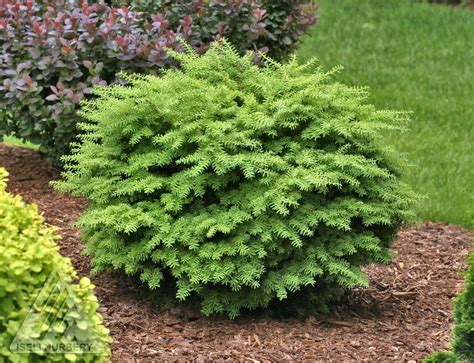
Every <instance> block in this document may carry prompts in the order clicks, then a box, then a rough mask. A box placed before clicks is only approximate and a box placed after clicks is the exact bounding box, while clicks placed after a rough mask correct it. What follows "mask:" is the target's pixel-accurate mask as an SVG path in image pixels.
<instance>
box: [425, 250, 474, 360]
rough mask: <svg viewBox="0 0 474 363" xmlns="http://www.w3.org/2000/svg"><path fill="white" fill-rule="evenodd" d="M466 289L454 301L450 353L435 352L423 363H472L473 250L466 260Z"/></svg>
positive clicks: (473, 345) (473, 320) (473, 337)
mask: <svg viewBox="0 0 474 363" xmlns="http://www.w3.org/2000/svg"><path fill="white" fill-rule="evenodd" d="M468 264H469V266H468V270H467V272H466V289H465V290H464V291H463V292H462V293H461V294H460V295H459V296H458V297H457V298H456V300H455V301H454V322H455V326H454V328H453V333H452V342H451V346H452V352H437V353H434V354H432V355H430V356H428V357H426V358H425V360H424V362H425V363H451V362H452V363H457V362H460V363H463V362H474V250H473V251H472V252H471V254H470V255H469V258H468Z"/></svg>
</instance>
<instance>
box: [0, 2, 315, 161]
mask: <svg viewBox="0 0 474 363" xmlns="http://www.w3.org/2000/svg"><path fill="white" fill-rule="evenodd" d="M109 3H110V5H109V4H107V3H105V2H103V1H100V2H93V3H91V4H89V3H88V2H87V1H85V0H68V1H60V0H43V1H40V0H36V1H34V0H18V1H16V0H0V49H1V55H0V138H1V137H2V135H5V134H15V135H17V136H19V137H22V138H24V139H27V140H30V141H32V142H34V143H38V144H40V145H41V149H42V150H43V151H44V152H46V153H47V154H48V155H49V156H50V157H51V158H52V159H53V160H55V161H57V160H58V157H59V156H60V155H62V154H64V153H65V152H67V150H68V148H69V143H70V142H71V140H73V139H74V136H75V134H76V123H77V122H78V120H79V118H78V116H77V115H76V109H77V105H78V103H79V101H80V100H81V99H82V98H84V97H86V96H87V95H88V94H89V93H90V88H91V86H93V85H97V84H107V83H110V82H114V81H116V80H117V78H116V74H117V73H118V72H119V71H125V72H140V73H157V72H158V71H159V70H160V68H169V67H173V66H174V63H173V61H172V60H170V58H169V57H168V54H167V52H166V48H172V49H177V50H180V48H181V45H180V43H179V42H178V41H177V38H178V37H181V38H183V39H185V40H186V41H187V42H188V43H189V44H190V45H191V46H192V47H194V48H195V49H197V50H198V52H204V51H205V50H206V49H207V48H208V46H209V44H210V43H211V42H212V41H214V40H216V39H218V38H219V37H222V36H224V37H226V38H227V39H228V40H229V41H230V42H231V43H233V44H234V45H235V46H236V47H237V49H238V50H239V51H241V52H245V51H247V50H261V51H266V52H268V53H269V54H270V55H271V56H272V57H274V58H277V59H283V58H284V57H285V56H286V55H287V54H288V53H289V52H291V51H292V50H293V49H294V48H295V46H296V44H297V42H298V39H299V38H300V37H301V35H303V34H304V33H305V32H306V30H307V28H308V27H309V26H310V25H312V24H314V23H315V22H316V17H315V15H314V12H315V10H316V4H315V3H314V2H309V3H308V2H307V1H303V0H293V1H285V2H283V3H284V4H274V3H275V2H272V1H265V0H231V1H222V0H212V1H197V0H182V1H170V0H164V1H161V2H157V1H156V2H150V1H146V0H145V1H141V2H140V1H132V2H130V4H131V5H130V6H120V5H121V4H119V3H122V2H121V1H109ZM272 3H273V4H272ZM156 4H159V6H158V5H156ZM150 9H152V10H153V13H150V12H149V11H147V12H145V11H143V12H141V11H140V10H150ZM1 110H3V114H4V116H3V118H2V112H1ZM5 110H7V111H8V113H9V114H10V115H8V117H7V116H6V113H5Z"/></svg>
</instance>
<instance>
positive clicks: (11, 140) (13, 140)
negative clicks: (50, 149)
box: [3, 136, 38, 150]
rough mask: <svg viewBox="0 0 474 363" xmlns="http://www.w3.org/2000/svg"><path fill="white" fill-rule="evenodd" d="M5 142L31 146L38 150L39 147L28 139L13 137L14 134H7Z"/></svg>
mask: <svg viewBox="0 0 474 363" xmlns="http://www.w3.org/2000/svg"><path fill="white" fill-rule="evenodd" d="M3 142H4V143H5V144H7V145H14V146H21V147H28V148H31V149H35V150H37V149H38V146H37V145H35V144H32V143H31V142H28V141H23V140H20V139H18V138H16V137H13V136H5V137H4V138H3Z"/></svg>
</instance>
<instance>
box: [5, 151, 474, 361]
mask: <svg viewBox="0 0 474 363" xmlns="http://www.w3.org/2000/svg"><path fill="white" fill-rule="evenodd" d="M0 166H3V167H6V168H7V170H8V171H9V172H10V182H9V191H10V192H12V193H15V194H21V195H22V196H23V197H24V199H25V200H26V201H27V202H34V203H36V204H37V205H38V207H39V210H40V211H41V213H42V214H43V215H44V217H45V218H46V221H47V223H49V224H51V225H55V226H57V227H58V228H59V233H60V234H61V236H62V239H61V240H60V241H59V243H60V246H61V252H62V253H63V254H64V255H65V256H68V257H70V258H71V260H72V262H73V264H74V266H75V268H76V269H77V270H78V272H79V274H80V275H90V272H89V269H90V266H89V259H88V257H86V256H83V255H81V254H80V253H81V250H82V249H83V245H82V244H81V242H80V239H79V231H78V230H77V229H76V228H74V227H72V226H71V224H72V223H73V222H74V221H75V220H76V219H77V217H78V216H79V215H80V213H81V212H82V211H83V210H84V209H85V208H86V202H85V201H84V200H82V199H78V198H74V197H71V196H68V195H61V194H60V193H57V192H56V191H54V190H53V189H52V188H51V186H50V185H49V181H51V180H54V179H57V178H58V177H59V176H58V175H59V173H58V171H57V170H56V169H55V168H53V167H51V166H50V165H49V164H48V163H47V162H46V161H45V159H44V158H43V157H42V156H40V155H39V154H38V153H37V152H35V151H33V150H28V149H22V148H18V147H11V146H5V145H2V144H0ZM472 242H473V239H472V235H471V233H470V232H469V231H466V230H463V229H462V228H460V227H458V226H454V225H445V224H434V223H429V222H427V223H423V224H421V225H419V226H417V227H414V228H411V229H406V230H403V231H401V232H400V233H399V238H398V241H397V242H396V243H395V244H394V246H393V250H394V252H395V253H396V257H395V258H394V260H393V262H392V263H391V264H390V265H387V266H368V267H367V268H366V271H367V273H368V274H369V276H370V279H371V285H370V287H369V288H368V289H360V290H354V291H351V292H350V293H348V295H347V297H346V298H345V299H344V301H343V302H342V303H340V304H339V305H337V306H335V307H334V309H333V311H332V312H331V313H330V314H329V315H326V316H312V317H308V318H306V319H304V320H301V319H294V318H293V319H288V318H286V319H283V318H280V319H277V318H265V317H259V316H255V314H254V315H248V316H245V317H241V318H238V319H236V320H235V321H231V320H228V319H226V318H225V317H214V318H206V317H202V316H201V315H200V314H199V313H198V312H197V311H195V310H192V309H189V308H186V307H183V306H175V307H164V306H163V305H161V306H160V305H159V304H157V303H154V304H153V303H152V302H151V301H150V299H149V298H148V293H147V290H146V288H144V287H139V286H138V285H137V284H136V282H133V281H131V279H130V278H128V277H126V276H124V275H122V274H119V273H116V274H107V273H103V274H99V275H95V276H94V275H93V276H92V281H93V282H94V283H95V285H96V286H97V287H96V294H97V296H98V298H99V300H100V303H101V308H100V311H101V313H102V315H103V317H104V321H105V324H106V326H107V327H108V328H109V329H110V331H111V334H112V337H113V339H114V343H113V345H112V351H113V356H112V359H113V361H115V362H126V361H141V362H150V361H163V360H167V361H173V360H181V361H182V360H185V361H188V360H193V359H197V360H200V361H204V360H206V361H209V360H232V361H234V360H239V361H252V362H257V361H259V362H265V361H281V360H296V361H300V360H303V359H306V360H311V361H315V360H316V361H317V360H319V361H322V360H323V361H335V362H345V361H368V362H389V361H398V362H399V361H407V362H416V361H421V360H422V359H423V357H425V356H426V355H427V354H429V353H432V352H434V351H437V350H440V349H447V348H448V347H449V338H450V331H451V328H452V324H453V322H452V317H451V304H452V300H453V298H454V297H455V296H456V295H457V294H458V293H459V292H460V291H461V290H462V288H463V278H462V276H461V274H460V273H461V272H462V271H463V270H464V269H465V268H466V257H467V255H468V253H469V250H470V247H471V245H472Z"/></svg>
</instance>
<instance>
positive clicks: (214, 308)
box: [56, 42, 415, 317]
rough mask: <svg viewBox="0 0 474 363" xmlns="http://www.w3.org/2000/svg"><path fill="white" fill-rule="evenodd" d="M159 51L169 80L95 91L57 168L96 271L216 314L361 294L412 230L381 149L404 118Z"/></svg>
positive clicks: (277, 77)
mask: <svg viewBox="0 0 474 363" xmlns="http://www.w3.org/2000/svg"><path fill="white" fill-rule="evenodd" d="M171 54H172V56H173V57H175V58H176V59H177V60H178V61H179V62H180V64H181V67H182V70H181V71H178V70H169V71H165V72H164V73H163V74H162V76H161V77H156V76H131V77H130V76H125V75H124V77H125V78H126V79H127V81H128V85H127V86H115V87H99V88H96V89H95V91H94V93H95V94H96V95H97V96H98V99H97V100H96V101H94V102H86V103H84V106H83V110H82V116H83V117H84V118H85V119H86V120H87V122H86V123H83V124H81V128H82V130H83V131H84V135H82V137H81V140H82V141H81V143H79V144H78V145H76V146H75V147H74V150H73V155H72V156H69V157H66V158H65V159H64V160H65V163H66V166H65V170H66V171H65V172H64V177H65V180H64V182H61V183H58V184H56V185H57V187H58V188H59V189H60V190H61V191H64V192H72V193H74V194H75V195H82V196H85V197H87V198H88V199H89V202H90V203H89V208H88V210H87V212H86V213H85V214H84V215H83V217H82V218H81V219H80V222H79V224H80V225H81V226H82V227H83V228H84V238H85V240H86V241H87V251H88V252H89V253H90V254H92V255H93V264H94V267H95V270H96V271H101V270H109V269H124V270H125V271H126V272H127V273H128V274H133V275H135V274H137V275H139V276H140V278H141V280H142V281H144V282H146V283H147V284H148V285H149V286H150V288H152V289H155V288H158V287H159V286H160V284H162V282H163V279H164V276H167V281H173V282H174V283H175V284H176V287H177V294H176V297H177V298H178V299H180V300H184V299H186V298H188V297H189V296H190V295H197V296H200V298H201V299H202V311H203V312H204V313H205V314H212V313H226V314H228V315H229V316H230V317H235V316H237V315H238V314H239V312H240V311H241V309H242V308H247V309H255V308H258V307H265V306H267V305H268V304H269V303H270V302H272V301H275V300H284V299H287V298H289V297H291V296H296V295H298V296H299V297H302V298H304V300H303V301H305V302H307V303H308V304H313V305H314V306H313V307H314V308H315V309H317V310H322V309H324V308H325V307H326V302H327V301H328V300H330V299H333V298H334V297H337V296H339V295H340V293H341V292H342V291H343V289H344V288H350V287H353V286H357V285H367V278H366V276H365V275H364V273H362V272H361V270H360V266H361V265H364V264H368V263H372V262H386V261H389V259H390V252H389V249H388V247H389V246H390V243H391V242H392V240H393V238H394V236H395V233H396V231H397V230H398V228H399V227H400V224H401V223H402V222H403V221H407V220H410V219H411V218H412V214H411V211H410V210H411V205H412V202H413V200H414V198H415V196H414V194H413V193H412V191H411V190H410V188H409V187H408V186H407V185H405V184H403V183H402V182H400V181H399V175H400V172H401V170H402V168H403V165H404V161H403V158H402V157H401V156H400V155H399V154H398V153H397V152H396V151H395V150H394V149H392V148H391V147H390V146H389V145H387V144H386V143H384V142H383V141H382V138H381V137H380V130H382V129H398V128H403V124H404V122H405V121H406V115H405V114H403V113H397V112H392V111H378V110H376V109H375V108H374V107H373V106H371V105H368V104H366V103H365V101H364V100H365V99H366V96H367V95H366V91H365V90H363V89H358V88H351V87H347V86H345V85H342V84H339V83H334V82H332V81H331V72H329V73H326V72H324V71H323V70H321V69H320V68H317V67H315V64H314V63H315V62H312V63H308V64H306V65H299V64H298V62H297V60H296V59H292V61H291V62H290V63H288V64H283V65H280V64H278V63H275V62H273V61H272V60H271V59H267V60H266V62H267V63H268V66H267V67H264V68H259V67H257V66H255V65H254V63H253V62H252V55H251V54H249V55H247V56H245V57H241V56H240V55H239V54H238V52H237V51H236V50H233V49H232V47H231V46H229V45H227V44H226V43H225V42H224V44H221V45H217V46H215V47H213V48H211V50H209V51H208V52H207V53H206V54H205V55H203V56H198V55H196V54H195V53H194V52H193V51H192V50H190V49H188V53H187V54H185V55H183V54H179V53H175V52H171ZM300 300H301V299H300Z"/></svg>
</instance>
